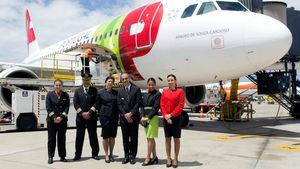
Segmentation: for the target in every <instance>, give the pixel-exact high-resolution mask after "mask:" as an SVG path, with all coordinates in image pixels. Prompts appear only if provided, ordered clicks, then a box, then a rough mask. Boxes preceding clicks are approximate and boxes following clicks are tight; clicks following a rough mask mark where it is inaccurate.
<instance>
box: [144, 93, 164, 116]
mask: <svg viewBox="0 0 300 169" xmlns="http://www.w3.org/2000/svg"><path fill="white" fill-rule="evenodd" d="M160 97H161V93H160V92H159V91H157V90H154V91H152V92H150V93H148V92H147V93H144V94H143V104H142V112H141V113H142V116H143V117H148V118H149V119H152V117H153V116H155V115H158V110H159V108H160Z"/></svg>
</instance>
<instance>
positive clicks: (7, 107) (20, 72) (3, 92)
mask: <svg viewBox="0 0 300 169" xmlns="http://www.w3.org/2000/svg"><path fill="white" fill-rule="evenodd" d="M0 78H32V79H37V78H38V76H37V75H36V74H35V73H34V72H33V71H31V70H29V69H27V68H23V67H12V68H8V69H6V70H4V71H2V72H1V73H0ZM16 86H17V87H19V88H22V89H28V87H25V86H22V85H16ZM11 94H12V91H11V90H10V89H9V88H5V87H3V86H0V108H1V109H2V110H3V111H7V112H9V111H11V99H12V98H11Z"/></svg>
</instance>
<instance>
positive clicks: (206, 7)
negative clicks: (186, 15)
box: [197, 2, 217, 15]
mask: <svg viewBox="0 0 300 169" xmlns="http://www.w3.org/2000/svg"><path fill="white" fill-rule="evenodd" d="M215 10H217V8H216V6H215V5H214V3H213V2H203V3H202V5H201V7H200V9H199V11H198V13H197V15H202V14H205V13H209V12H212V11H215Z"/></svg>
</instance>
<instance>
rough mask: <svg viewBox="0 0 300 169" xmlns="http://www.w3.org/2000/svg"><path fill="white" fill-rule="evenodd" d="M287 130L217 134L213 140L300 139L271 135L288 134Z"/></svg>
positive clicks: (297, 140) (290, 140)
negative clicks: (228, 134)
mask: <svg viewBox="0 0 300 169" xmlns="http://www.w3.org/2000/svg"><path fill="white" fill-rule="evenodd" d="M288 133H289V132H271V133H257V134H244V135H243V134H238V135H232V136H218V137H214V138H213V140H216V141H232V140H237V139H250V138H266V137H269V138H270V139H273V140H281V141H289V142H296V143H299V142H300V139H293V138H284V137H272V136H276V135H278V134H288Z"/></svg>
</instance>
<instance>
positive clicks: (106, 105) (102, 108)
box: [96, 89, 119, 119]
mask: <svg viewBox="0 0 300 169" xmlns="http://www.w3.org/2000/svg"><path fill="white" fill-rule="evenodd" d="M117 97H118V92H117V91H116V90H113V89H112V90H111V91H110V92H108V91H107V90H106V89H103V90H100V92H99V93H98V95H97V104H96V105H97V110H98V113H99V115H100V116H106V117H111V118H113V119H115V118H118V116H119V109H118V104H117Z"/></svg>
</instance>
